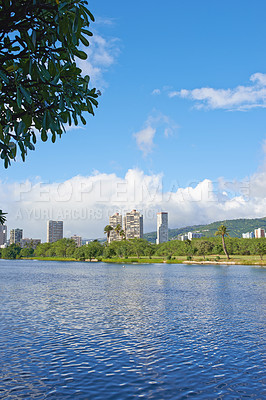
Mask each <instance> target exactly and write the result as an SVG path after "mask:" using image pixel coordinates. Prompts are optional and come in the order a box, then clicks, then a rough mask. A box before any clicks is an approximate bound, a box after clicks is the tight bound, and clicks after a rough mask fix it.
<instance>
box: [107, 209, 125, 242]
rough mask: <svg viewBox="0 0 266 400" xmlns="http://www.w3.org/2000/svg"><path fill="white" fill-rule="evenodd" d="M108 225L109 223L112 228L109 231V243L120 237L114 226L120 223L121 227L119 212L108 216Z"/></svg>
mask: <svg viewBox="0 0 266 400" xmlns="http://www.w3.org/2000/svg"><path fill="white" fill-rule="evenodd" d="M109 225H111V227H112V228H113V230H112V231H111V232H110V236H109V243H111V242H113V241H114V240H121V239H122V237H121V236H120V234H119V233H117V232H116V231H115V228H116V227H117V225H120V226H121V229H122V215H120V214H119V213H115V214H114V215H111V217H109Z"/></svg>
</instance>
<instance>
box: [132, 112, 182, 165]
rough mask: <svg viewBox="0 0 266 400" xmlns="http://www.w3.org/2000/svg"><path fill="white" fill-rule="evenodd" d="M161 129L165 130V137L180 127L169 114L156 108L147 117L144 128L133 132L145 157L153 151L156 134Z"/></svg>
mask: <svg viewBox="0 0 266 400" xmlns="http://www.w3.org/2000/svg"><path fill="white" fill-rule="evenodd" d="M160 129H161V130H162V131H163V134H164V136H165V137H169V136H170V135H172V134H173V133H174V132H175V131H176V130H177V129H178V125H177V124H176V123H175V122H174V121H172V120H171V119H170V118H169V117H168V116H167V115H164V114H162V113H161V112H158V111H156V110H155V111H154V112H153V113H152V114H151V115H149V117H148V118H147V119H146V121H145V123H144V128H143V129H141V130H140V131H138V132H136V133H134V134H133V137H134V138H135V139H136V142H137V146H138V148H139V149H140V150H141V151H142V152H143V155H144V156H145V157H146V156H147V155H148V154H149V153H151V152H152V150H153V147H154V137H155V134H156V133H157V131H158V130H160Z"/></svg>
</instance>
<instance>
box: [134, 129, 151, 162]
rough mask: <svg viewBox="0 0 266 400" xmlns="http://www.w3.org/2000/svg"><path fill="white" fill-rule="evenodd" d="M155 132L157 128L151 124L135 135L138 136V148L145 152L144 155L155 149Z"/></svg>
mask: <svg viewBox="0 0 266 400" xmlns="http://www.w3.org/2000/svg"><path fill="white" fill-rule="evenodd" d="M155 132H156V130H155V129H154V128H152V127H151V126H150V125H149V126H147V128H144V129H142V130H140V131H139V132H137V133H134V135H133V136H134V137H135V138H136V142H137V146H138V148H139V149H140V150H141V151H142V152H143V155H144V156H147V154H149V153H151V151H152V149H153V146H154V143H153V138H154V135H155Z"/></svg>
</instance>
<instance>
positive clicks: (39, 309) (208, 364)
mask: <svg viewBox="0 0 266 400" xmlns="http://www.w3.org/2000/svg"><path fill="white" fill-rule="evenodd" d="M265 272H266V270H265V268H262V267H249V266H214V265H213V266H212V265H209V266H202V265H168V264H163V265H162V264H155V265H126V267H125V268H123V266H121V265H115V264H104V263H79V262H73V263H71V262H68V263H67V262H50V261H44V262H41V261H21V260H17V261H9V260H0V299H1V311H0V312H1V325H0V398H1V399H93V400H94V399H95V400H98V399H99V400H103V399H104V400H111V399H114V400H119V399H121V400H127V399H128V400H129V399H139V398H143V399H158V400H167V399H187V398H190V399H204V400H205V399H249V398H250V399H265V398H266V393H265V391H264V387H263V384H264V383H265V282H266V274H265Z"/></svg>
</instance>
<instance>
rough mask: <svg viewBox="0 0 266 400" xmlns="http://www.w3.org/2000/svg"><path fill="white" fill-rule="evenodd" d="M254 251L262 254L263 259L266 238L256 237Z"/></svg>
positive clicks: (265, 249) (265, 250)
mask: <svg viewBox="0 0 266 400" xmlns="http://www.w3.org/2000/svg"><path fill="white" fill-rule="evenodd" d="M252 245H253V253H254V254H258V255H259V256H260V259H261V261H262V260H263V256H264V255H265V254H266V241H265V239H261V240H260V239H254V241H253V244H252Z"/></svg>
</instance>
